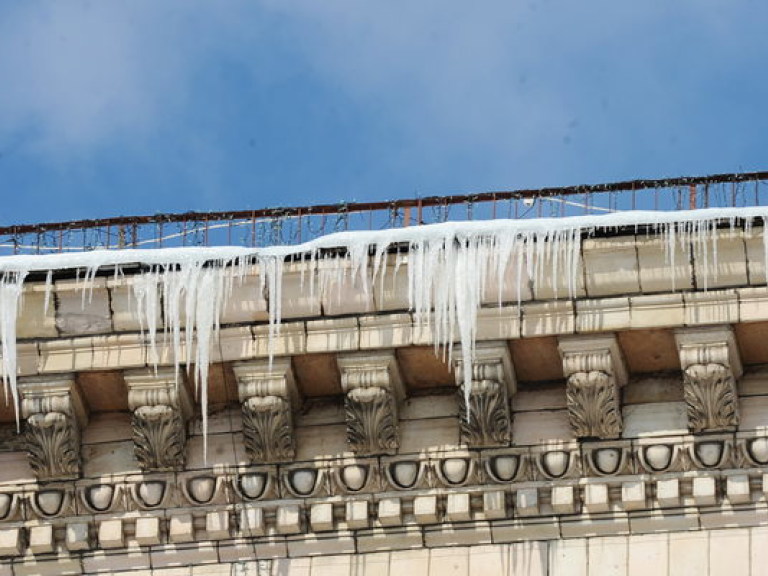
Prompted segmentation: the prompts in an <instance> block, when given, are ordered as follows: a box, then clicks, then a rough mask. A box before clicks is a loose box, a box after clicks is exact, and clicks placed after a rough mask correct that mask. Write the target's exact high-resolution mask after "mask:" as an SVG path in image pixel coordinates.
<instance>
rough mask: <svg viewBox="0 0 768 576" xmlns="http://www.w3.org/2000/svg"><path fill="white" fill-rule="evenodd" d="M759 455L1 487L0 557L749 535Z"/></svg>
mask: <svg viewBox="0 0 768 576" xmlns="http://www.w3.org/2000/svg"><path fill="white" fill-rule="evenodd" d="M766 446H768V438H766V436H765V433H764V432H753V433H739V434H736V435H734V434H732V433H723V434H710V435H707V436H706V437H697V436H692V435H688V436H675V437H648V438H643V439H640V440H637V441H635V440H633V441H627V440H617V441H595V442H563V443H559V444H552V445H533V446H521V447H506V448H495V449H487V450H486V449H480V450H447V451H435V452H430V453H411V454H401V455H397V456H394V457H390V456H381V457H375V458H335V459H331V460H322V459H321V460H312V461H304V462H296V463H290V464H281V465H264V466H235V467H217V468H214V469H206V470H196V471H189V472H185V473H182V474H177V473H170V472H167V473H151V474H141V475H136V474H127V475H112V476H108V477H104V476H102V477H93V478H84V479H79V480H77V481H66V482H54V483H48V484H46V485H41V484H38V483H30V484H10V485H4V486H0V543H2V546H0V557H3V558H8V557H17V556H24V555H27V554H29V553H32V554H34V555H35V557H36V558H37V560H42V558H43V556H40V555H41V554H43V555H44V554H46V553H55V554H56V555H55V556H52V557H51V558H55V559H58V560H61V558H63V557H67V556H71V557H77V554H79V553H86V554H94V553H96V554H103V552H100V551H105V550H110V551H112V552H110V554H119V553H121V552H119V551H120V550H123V551H125V553H128V552H130V551H131V550H135V549H136V546H137V545H138V546H142V547H145V546H148V547H152V550H153V552H157V553H160V552H162V551H164V550H166V549H167V550H169V551H170V550H174V549H178V546H179V545H180V544H184V543H195V542H197V543H202V542H210V543H212V544H221V545H222V546H228V545H231V544H232V539H233V538H235V539H240V540H239V542H240V544H241V545H244V546H246V547H247V548H249V549H250V550H252V549H256V547H259V546H270V545H272V544H274V543H275V542H276V541H278V540H279V539H283V540H284V539H285V538H288V539H289V540H290V541H294V542H296V541H299V542H302V541H306V542H308V543H316V542H317V540H318V539H319V538H325V539H329V540H330V541H334V539H335V538H336V537H337V535H338V537H339V538H348V537H349V536H350V535H353V536H354V537H359V538H365V537H369V536H370V535H371V529H373V530H375V531H376V534H375V537H376V538H377V539H378V538H381V539H383V541H384V542H386V537H387V535H388V534H389V532H388V530H390V529H391V530H392V534H402V533H403V531H404V529H405V531H406V532H408V533H412V534H414V535H415V536H414V537H415V538H416V540H417V542H419V543H421V542H422V541H423V535H424V534H427V533H428V534H431V535H432V536H433V537H434V536H435V535H436V534H438V533H439V532H440V531H441V530H443V528H442V527H441V526H444V527H445V528H444V529H445V530H446V535H450V537H454V538H455V534H456V531H458V530H466V531H467V532H468V533H469V532H470V531H471V532H474V531H476V530H477V529H478V526H479V525H481V526H482V525H484V526H486V528H485V529H487V527H488V526H490V528H491V529H493V530H494V531H497V532H499V533H502V532H501V531H503V530H506V529H508V528H509V529H511V530H512V532H510V533H509V536H510V537H512V538H514V539H515V540H537V539H541V538H542V532H541V530H542V529H546V530H549V532H547V534H546V538H547V539H557V538H558V537H560V536H559V535H561V534H562V530H563V529H567V530H568V531H569V533H570V534H571V535H572V536H574V537H576V536H578V537H586V536H589V535H590V534H594V533H595V530H598V529H600V527H603V528H604V526H605V523H606V522H610V523H611V524H619V525H622V526H628V527H629V526H631V524H632V523H633V522H637V523H638V524H640V523H643V522H646V523H648V522H650V524H647V525H646V524H644V525H643V526H650V527H653V530H654V532H665V531H675V530H679V514H678V513H679V510H680V509H681V508H685V510H686V514H687V515H688V516H689V517H691V518H693V519H695V520H696V521H697V522H698V516H699V515H701V517H702V518H703V517H704V516H705V515H706V516H707V517H708V518H711V517H712V516H713V515H715V514H725V515H726V516H728V515H732V514H734V513H735V514H738V518H739V519H740V522H743V523H745V524H746V525H748V526H752V525H759V524H760V522H761V518H762V513H763V512H764V498H765V490H766V489H765V482H766V481H767V480H766V478H767V476H766V473H765V465H766V464H768V449H766ZM746 454H749V455H750V456H749V457H748V458H745V457H744V455H746ZM596 514H597V515H596ZM742 525H743V524H742ZM529 527H530V528H531V530H530V532H529V531H528V530H527V528H529ZM644 531H645V530H644V529H642V530H641V532H644ZM550 533H551V535H550ZM240 544H239V545H240ZM379 546H381V544H379ZM384 546H385V547H386V544H384ZM396 546H397V545H395V547H396ZM166 547H167V548H166ZM251 547H253V548H251Z"/></svg>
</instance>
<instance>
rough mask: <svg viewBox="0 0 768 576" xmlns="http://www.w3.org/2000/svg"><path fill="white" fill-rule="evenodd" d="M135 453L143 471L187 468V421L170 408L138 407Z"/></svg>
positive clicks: (134, 413) (134, 440)
mask: <svg viewBox="0 0 768 576" xmlns="http://www.w3.org/2000/svg"><path fill="white" fill-rule="evenodd" d="M132 426H133V442H134V445H133V449H134V454H135V456H136V460H137V461H138V462H139V466H140V467H141V469H142V470H179V469H181V468H183V466H184V446H185V444H186V439H187V438H186V432H185V430H184V421H183V419H182V417H181V414H179V413H178V412H177V411H176V410H174V409H173V408H172V407H171V406H168V405H165V404H159V405H157V406H139V407H138V408H137V409H136V410H134V412H133V420H132Z"/></svg>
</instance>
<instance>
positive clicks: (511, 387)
mask: <svg viewBox="0 0 768 576" xmlns="http://www.w3.org/2000/svg"><path fill="white" fill-rule="evenodd" d="M466 369H469V370H470V371H471V386H470V387H467V385H466V384H465V378H464V376H465V370H466ZM454 375H455V377H456V385H457V386H458V398H457V400H458V403H459V430H460V433H461V441H462V443H463V444H466V445H468V446H472V447H475V448H483V447H492V446H504V445H506V444H509V442H510V440H511V439H512V415H511V412H510V409H509V399H510V396H511V395H513V394H514V393H515V392H516V390H517V380H516V378H515V371H514V368H513V366H512V359H511V356H510V353H509V348H508V346H507V344H506V342H481V343H479V344H478V345H477V347H476V348H475V350H474V351H473V357H472V362H471V365H470V366H469V367H465V366H464V360H463V358H462V355H461V354H460V353H459V354H457V357H456V359H455V361H454Z"/></svg>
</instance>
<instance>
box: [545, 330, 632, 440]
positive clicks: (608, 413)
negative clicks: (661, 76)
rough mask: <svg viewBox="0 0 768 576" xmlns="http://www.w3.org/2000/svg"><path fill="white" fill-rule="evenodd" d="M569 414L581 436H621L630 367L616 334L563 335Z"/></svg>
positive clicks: (562, 349)
mask: <svg viewBox="0 0 768 576" xmlns="http://www.w3.org/2000/svg"><path fill="white" fill-rule="evenodd" d="M558 347H559V349H560V356H561V358H562V360H563V372H564V374H565V377H566V399H567V405H568V416H569V419H570V422H571V428H573V431H574V434H575V435H576V436H577V437H579V438H618V437H619V436H621V431H622V418H621V401H620V388H621V386H623V385H624V384H626V382H627V368H626V366H625V364H624V359H623V356H622V354H621V350H620V349H619V345H618V342H617V341H616V337H615V336H614V335H606V336H589V337H586V336H575V337H562V338H560V340H559V345H558Z"/></svg>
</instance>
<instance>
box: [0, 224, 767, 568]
mask: <svg viewBox="0 0 768 576" xmlns="http://www.w3.org/2000/svg"><path fill="white" fill-rule="evenodd" d="M582 248H583V250H582V258H581V261H580V270H581V273H582V274H581V276H580V278H579V280H578V282H577V292H578V293H577V294H576V295H575V297H574V298H565V297H563V293H564V290H560V291H559V297H558V293H556V287H555V285H556V284H557V283H558V282H560V279H557V278H532V279H530V282H528V283H527V284H526V285H525V288H526V289H525V290H524V293H523V294H522V295H520V296H521V298H520V301H519V302H518V296H519V295H518V293H517V290H516V288H513V287H506V285H504V287H503V288H504V289H506V288H508V289H509V290H508V293H504V294H501V295H499V294H496V293H490V292H492V290H491V289H490V288H489V294H487V297H486V298H485V301H486V305H485V306H484V307H483V308H482V309H481V310H480V312H479V316H478V322H477V346H476V350H475V355H474V357H473V360H472V365H471V366H469V365H466V366H465V365H464V363H463V361H462V360H461V354H460V353H458V352H459V351H458V350H456V349H454V351H453V357H452V358H451V359H449V358H447V357H441V356H440V354H439V352H438V354H437V355H436V354H435V350H434V340H433V334H432V331H431V330H429V329H428V327H425V326H424V324H423V322H420V321H418V319H416V318H414V316H413V315H412V314H411V313H410V312H409V311H408V310H407V299H406V298H405V296H404V290H405V287H404V285H403V284H402V283H399V282H398V280H397V278H398V277H397V276H395V277H393V278H394V279H393V280H392V281H390V282H388V283H387V284H386V285H385V286H382V288H381V289H375V290H370V291H369V292H368V293H365V294H361V293H359V291H355V289H354V287H352V286H343V287H337V290H340V291H341V293H340V294H330V293H327V292H324V291H321V292H320V293H318V294H313V295H311V294H308V293H305V292H303V291H302V290H301V278H300V270H298V269H296V270H291V271H290V272H289V274H288V276H287V277H286V284H285V285H284V287H283V296H284V298H285V301H284V302H283V316H284V322H283V325H282V326H281V330H280V333H279V334H278V335H277V337H276V339H275V341H274V343H273V352H274V354H275V357H274V358H272V359H270V358H269V343H268V339H269V337H268V333H269V327H268V326H267V324H266V320H267V312H266V310H267V306H266V303H265V302H264V300H263V297H262V296H261V295H260V293H259V291H258V283H257V282H251V279H249V278H246V279H245V280H244V281H243V282H242V283H238V284H236V285H235V286H234V288H233V298H232V299H231V300H230V301H229V302H228V304H227V307H226V309H225V311H224V314H223V323H224V324H223V326H222V328H221V331H220V333H219V341H218V342H216V343H215V346H213V347H212V350H211V351H212V359H213V364H212V365H211V366H210V370H209V379H210V389H209V391H208V394H209V409H210V413H209V418H208V421H207V428H208V429H207V435H205V436H204V435H203V430H202V420H201V415H200V408H199V403H197V402H196V401H195V390H194V389H193V386H192V384H191V383H190V382H189V381H188V380H189V379H188V378H187V377H186V376H185V373H184V371H183V369H182V372H181V373H180V374H177V373H176V371H175V369H174V359H173V356H172V353H171V343H170V342H169V341H167V340H165V338H166V336H165V335H164V334H163V333H162V331H160V332H159V333H158V339H159V342H158V347H157V350H156V352H157V356H158V358H157V360H158V367H157V369H155V367H154V366H153V359H152V355H153V353H154V351H155V349H153V348H152V347H151V346H150V343H149V342H148V341H147V338H146V335H144V334H142V332H141V326H140V322H139V319H138V318H137V317H136V312H135V310H134V309H133V307H132V305H131V302H130V298H129V297H128V293H129V292H130V284H131V281H132V279H131V277H130V276H128V277H125V278H120V279H114V278H113V277H109V278H107V277H105V278H103V279H97V280H98V281H97V283H96V285H95V287H94V290H93V294H92V295H89V296H88V299H87V300H84V299H83V297H82V295H81V293H80V291H81V287H78V286H76V285H75V283H73V282H70V281H65V280H61V281H56V290H55V302H54V304H55V305H53V306H50V307H49V308H48V309H47V310H44V303H43V300H42V298H40V296H41V295H42V292H43V288H42V285H41V284H36V283H35V282H34V281H32V282H30V283H28V284H27V286H26V288H25V293H26V296H27V297H25V299H24V307H23V308H22V311H21V315H20V318H19V328H18V337H19V341H18V349H19V354H18V366H19V391H20V395H21V412H20V417H21V420H22V422H21V424H22V426H21V427H22V429H23V434H17V433H16V427H15V418H16V416H15V414H14V412H13V408H12V406H10V405H8V406H4V407H2V408H0V421H2V422H4V423H5V424H4V428H3V431H2V432H3V439H4V440H3V444H2V448H1V449H0V450H1V451H0V463H1V465H0V558H2V563H0V576H2V575H4V574H14V575H21V574H80V573H89V574H90V573H124V574H134V575H137V576H138V575H140V574H158V575H161V574H162V575H166V576H176V575H192V574H206V575H210V576H213V575H215V574H233V575H234V574H242V575H245V574H253V575H256V574H275V575H282V574H289V573H290V574H312V575H320V574H348V575H350V576H351V575H353V574H355V575H360V574H366V575H373V574H392V575H394V574H401V573H405V572H411V573H414V574H417V573H418V574H422V573H423V574H440V575H441V576H443V575H445V574H491V573H494V574H495V573H498V574H532V575H536V574H541V575H544V574H548V575H555V576H560V575H563V576H570V575H577V574H584V575H594V574H601V575H602V574H622V575H623V574H627V575H628V574H682V573H695V574H700V573H709V574H719V573H728V575H729V576H737V575H738V574H762V573H765V570H766V566H768V555H766V550H768V547H766V546H765V545H761V544H765V543H768V531H767V530H768V501H767V499H766V498H767V496H768V347H766V346H765V337H766V336H768V289H767V288H766V277H765V270H764V266H763V262H764V256H763V253H762V250H763V240H762V231H761V230H756V229H753V230H751V232H750V234H749V235H745V234H742V233H738V234H734V233H725V234H724V235H723V238H721V239H720V240H719V247H718V250H719V251H720V254H721V257H720V262H721V264H720V265H719V268H720V269H713V268H714V267H713V266H711V265H710V266H699V263H698V262H697V261H696V259H695V258H693V255H691V254H683V255H682V256H681V257H679V258H676V259H675V266H674V268H671V267H670V265H669V263H668V261H666V260H665V253H664V247H663V246H662V245H661V243H660V242H657V241H656V239H655V238H654V237H653V236H652V235H648V236H646V235H643V236H637V237H635V236H617V237H613V238H600V239H590V240H585V241H584V242H583V246H582ZM724 254H727V257H723V255H724ZM492 285H493V286H494V290H495V289H496V285H495V283H493V282H489V287H490V286H492ZM705 287H706V289H705ZM561 288H562V287H561ZM83 302H86V304H85V305H83ZM499 302H500V303H501V305H499ZM157 320H158V322H159V323H160V325H162V321H163V319H162V318H158V319H157ZM468 371H469V372H468ZM468 373H469V374H470V375H471V378H470V381H471V383H472V385H471V387H467V386H466V381H467V380H466V379H465V377H464V376H465V375H466V374H468Z"/></svg>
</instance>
